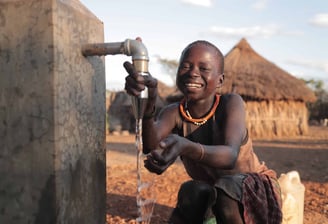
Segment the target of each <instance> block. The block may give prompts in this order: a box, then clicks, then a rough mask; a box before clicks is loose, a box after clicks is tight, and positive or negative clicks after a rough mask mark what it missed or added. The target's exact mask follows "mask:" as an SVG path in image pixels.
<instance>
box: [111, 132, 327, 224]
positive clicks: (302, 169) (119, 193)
mask: <svg viewBox="0 0 328 224" xmlns="http://www.w3.org/2000/svg"><path fill="white" fill-rule="evenodd" d="M254 149H255V151H256V153H257V154H258V156H259V158H260V160H262V161H265V162H266V164H267V166H269V167H270V168H273V169H274V170H276V171H277V173H278V175H280V174H281V173H287V172H289V171H292V170H297V171H298V172H299V173H300V177H301V181H302V183H303V184H304V186H305V196H304V224H328V162H327V161H328V127H315V126H312V127H310V131H309V133H308V134H307V135H306V136H302V137H297V138H293V139H287V138H286V139H285V138H284V139H279V140H256V141H254ZM136 158H137V157H136V147H135V136H134V135H108V136H107V224H120V223H130V224H132V223H136V221H135V218H136V217H137V216H138V213H137V207H136V189H137V187H136V182H137V181H136V180H137V175H136V161H137V160H136ZM147 175H148V176H147V177H148V178H152V179H153V180H154V183H155V185H154V187H153V191H154V192H155V193H156V204H155V207H154V211H153V216H152V219H151V223H154V224H162V223H166V220H167V218H168V216H169V214H170V212H171V210H172V208H173V207H174V205H175V203H176V194H177V192H178V189H179V186H180V184H181V183H183V182H184V181H186V180H188V179H189V177H188V176H187V174H186V173H185V171H184V169H183V166H182V165H181V163H180V162H179V161H177V162H176V163H175V164H174V165H172V166H171V167H170V168H169V169H168V170H167V171H166V172H165V173H164V174H162V175H160V176H157V175H152V174H147Z"/></svg>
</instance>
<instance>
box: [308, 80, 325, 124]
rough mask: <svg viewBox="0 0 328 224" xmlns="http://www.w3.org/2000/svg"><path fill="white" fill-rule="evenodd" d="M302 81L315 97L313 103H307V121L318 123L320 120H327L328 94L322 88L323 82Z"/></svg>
mask: <svg viewBox="0 0 328 224" xmlns="http://www.w3.org/2000/svg"><path fill="white" fill-rule="evenodd" d="M303 81H304V82H305V83H306V84H307V86H309V88H311V89H312V90H313V91H314V93H315V95H316V97H317V100H316V101H315V102H313V103H307V107H308V110H309V113H310V117H309V119H310V120H316V121H318V122H320V121H321V120H323V119H326V118H328V92H327V91H325V90H324V88H323V87H324V83H323V81H322V80H314V79H310V80H303Z"/></svg>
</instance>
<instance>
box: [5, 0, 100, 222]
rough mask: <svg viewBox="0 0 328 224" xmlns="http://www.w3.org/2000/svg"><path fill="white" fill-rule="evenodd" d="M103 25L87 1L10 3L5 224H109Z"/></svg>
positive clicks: (7, 17)
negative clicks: (91, 47)
mask: <svg viewBox="0 0 328 224" xmlns="http://www.w3.org/2000/svg"><path fill="white" fill-rule="evenodd" d="M96 42H104V31H103V23H102V22H101V21H100V20H99V19H98V18H97V17H96V16H95V15H93V14H92V13H91V12H90V11H89V10H88V9H87V8H85V7H84V6H83V5H82V4H81V3H80V1H78V0H10V1H8V0H0V177H1V181H0V223H15V224H20V223H35V224H48V223H69V224H73V223H79V224H82V223H88V224H91V223H95V224H100V223H105V212H106V172H105V169H106V162H105V110H106V108H105V64H104V58H103V57H88V58H85V57H83V56H82V54H81V46H82V45H83V44H85V43H96Z"/></svg>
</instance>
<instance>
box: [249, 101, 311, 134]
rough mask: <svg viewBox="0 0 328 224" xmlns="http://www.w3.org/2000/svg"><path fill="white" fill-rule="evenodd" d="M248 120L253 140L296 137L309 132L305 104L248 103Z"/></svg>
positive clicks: (284, 102) (281, 102) (283, 102)
mask: <svg viewBox="0 0 328 224" xmlns="http://www.w3.org/2000/svg"><path fill="white" fill-rule="evenodd" d="M246 120H247V127H248V130H249V133H250V135H251V137H252V138H276V137H294V136H299V135H304V134H306V133H307V131H308V123H307V120H308V112H307V108H306V106H305V103H304V102H295V101H247V102H246Z"/></svg>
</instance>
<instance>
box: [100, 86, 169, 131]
mask: <svg viewBox="0 0 328 224" xmlns="http://www.w3.org/2000/svg"><path fill="white" fill-rule="evenodd" d="M157 88H158V96H157V100H156V109H157V111H156V112H157V113H158V111H159V110H160V109H161V108H162V107H163V106H164V105H166V104H167V103H166V100H165V99H166V97H167V96H168V95H170V94H171V93H172V92H174V90H175V88H173V87H169V86H167V85H165V84H164V83H162V82H160V81H158V87H157ZM106 107H107V114H108V124H109V132H115V133H118V132H121V131H128V132H131V133H133V132H135V118H134V116H133V112H132V107H131V97H130V96H129V95H128V94H127V93H126V92H125V91H118V92H108V93H107V95H106Z"/></svg>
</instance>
